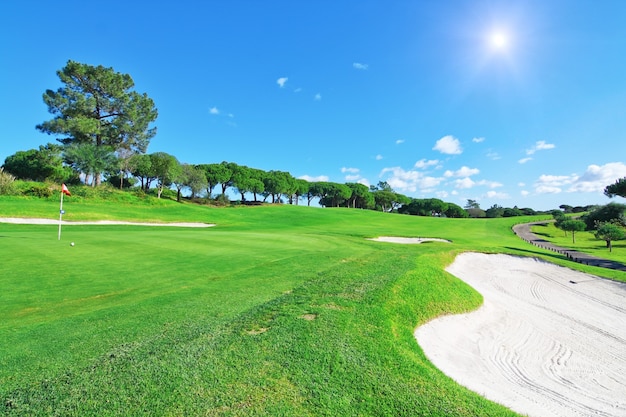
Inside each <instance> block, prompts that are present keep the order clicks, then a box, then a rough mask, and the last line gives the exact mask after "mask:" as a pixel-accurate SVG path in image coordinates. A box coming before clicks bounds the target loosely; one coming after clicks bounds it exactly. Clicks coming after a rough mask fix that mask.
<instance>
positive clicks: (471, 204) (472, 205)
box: [465, 200, 480, 209]
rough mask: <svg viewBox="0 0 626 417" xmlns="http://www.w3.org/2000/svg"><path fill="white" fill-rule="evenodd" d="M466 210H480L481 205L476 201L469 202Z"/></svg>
mask: <svg viewBox="0 0 626 417" xmlns="http://www.w3.org/2000/svg"><path fill="white" fill-rule="evenodd" d="M465 208H466V209H480V204H478V202H477V201H476V200H467V203H465Z"/></svg>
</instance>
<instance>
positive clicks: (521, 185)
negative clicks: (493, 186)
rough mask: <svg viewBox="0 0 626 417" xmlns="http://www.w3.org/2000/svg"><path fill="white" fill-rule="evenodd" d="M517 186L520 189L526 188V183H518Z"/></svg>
mask: <svg viewBox="0 0 626 417" xmlns="http://www.w3.org/2000/svg"><path fill="white" fill-rule="evenodd" d="M517 185H518V187H526V183H523V182H518V183H517Z"/></svg>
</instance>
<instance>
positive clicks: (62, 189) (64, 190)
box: [61, 184, 72, 196]
mask: <svg viewBox="0 0 626 417" xmlns="http://www.w3.org/2000/svg"><path fill="white" fill-rule="evenodd" d="M61 192H62V193H63V194H65V195H67V196H71V195H72V194H70V190H68V189H67V187H66V186H65V184H63V186H62V187H61Z"/></svg>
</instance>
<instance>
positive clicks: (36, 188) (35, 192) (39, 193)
mask: <svg viewBox="0 0 626 417" xmlns="http://www.w3.org/2000/svg"><path fill="white" fill-rule="evenodd" d="M24 194H25V195H30V196H34V197H39V198H48V197H52V194H53V191H52V187H51V186H50V185H48V184H33V185H31V186H30V187H29V188H27V189H26V190H25V192H24Z"/></svg>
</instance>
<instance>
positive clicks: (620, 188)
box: [604, 177, 626, 198]
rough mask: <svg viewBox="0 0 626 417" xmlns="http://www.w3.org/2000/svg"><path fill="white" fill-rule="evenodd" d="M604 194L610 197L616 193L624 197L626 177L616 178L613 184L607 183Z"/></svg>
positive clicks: (625, 196) (625, 195)
mask: <svg viewBox="0 0 626 417" xmlns="http://www.w3.org/2000/svg"><path fill="white" fill-rule="evenodd" d="M604 194H605V195H606V196H607V197H610V198H613V197H615V196H616V195H618V196H620V197H624V198H626V177H624V178H620V179H618V180H617V181H615V184H611V185H607V186H606V187H605V188H604Z"/></svg>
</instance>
